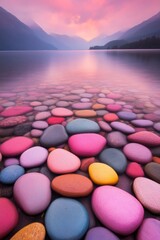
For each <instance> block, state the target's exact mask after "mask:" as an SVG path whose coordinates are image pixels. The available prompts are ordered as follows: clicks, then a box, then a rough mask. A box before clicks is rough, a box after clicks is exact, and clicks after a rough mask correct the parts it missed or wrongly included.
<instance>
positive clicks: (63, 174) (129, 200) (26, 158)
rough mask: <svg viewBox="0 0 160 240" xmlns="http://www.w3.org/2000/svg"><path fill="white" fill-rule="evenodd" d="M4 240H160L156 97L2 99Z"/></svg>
mask: <svg viewBox="0 0 160 240" xmlns="http://www.w3.org/2000/svg"><path fill="white" fill-rule="evenodd" d="M0 239H5V240H9V239H11V240H32V239H33V240H44V239H46V240H78V239H84V240H120V239H121V240H134V239H136V240H151V239H152V240H159V239H160V96H159V94H158V92H157V93H155V95H152V94H147V93H141V92H140V91H138V90H137V91H136V90H134V91H133V90H132V89H130V88H129V86H128V88H124V89H123V88H122V89H118V88H115V87H112V86H111V85H109V86H105V85H100V84H97V86H96V87H93V86H92V85H90V84H81V86H79V85H76V84H73V85H69V84H61V85H58V84H57V85H56V84H52V85H50V86H48V85H45V84H41V85H40V86H39V87H38V88H36V87H32V86H30V87H27V88H26V89H23V88H22V87H21V86H19V87H18V86H17V88H10V90H9V91H8V90H5V89H3V90H2V89H1V90H0Z"/></svg>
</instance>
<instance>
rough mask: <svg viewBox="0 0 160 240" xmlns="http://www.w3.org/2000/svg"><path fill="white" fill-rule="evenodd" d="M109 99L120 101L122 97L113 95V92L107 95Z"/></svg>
mask: <svg viewBox="0 0 160 240" xmlns="http://www.w3.org/2000/svg"><path fill="white" fill-rule="evenodd" d="M107 97H108V98H111V99H115V100H117V99H120V98H121V97H122V95H121V94H120V93H112V92H111V93H108V94H107Z"/></svg>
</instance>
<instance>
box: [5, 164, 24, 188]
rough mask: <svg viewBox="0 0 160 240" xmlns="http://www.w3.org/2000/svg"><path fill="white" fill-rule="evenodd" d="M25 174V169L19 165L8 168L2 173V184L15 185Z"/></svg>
mask: <svg viewBox="0 0 160 240" xmlns="http://www.w3.org/2000/svg"><path fill="white" fill-rule="evenodd" d="M24 173H25V170H24V168H23V167H21V166H19V165H12V166H8V167H6V168H4V169H3V170H2V171H1V172H0V182H1V183H4V184H13V183H14V182H15V181H16V180H17V179H18V178H19V177H21V176H22V175H23V174H24Z"/></svg>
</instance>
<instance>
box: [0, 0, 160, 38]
mask: <svg viewBox="0 0 160 240" xmlns="http://www.w3.org/2000/svg"><path fill="white" fill-rule="evenodd" d="M12 2H14V4H11V1H10V0H1V6H2V7H4V8H6V9H7V10H9V11H10V12H12V13H13V14H15V15H16V16H17V17H18V18H20V19H21V20H22V21H25V22H27V21H28V19H30V18H32V19H33V20H35V21H36V22H37V23H39V24H40V25H41V26H42V27H43V28H44V29H45V30H46V31H48V32H49V33H51V32H52V33H53V32H56V33H61V34H63V33H65V34H70V35H75V34H77V35H79V36H82V37H85V38H86V39H89V38H92V37H95V36H96V35H98V34H104V33H105V34H112V33H114V32H116V31H119V30H123V29H127V28H130V27H132V26H133V25H136V24H138V23H139V22H142V21H143V20H144V19H147V18H149V17H150V16H152V15H154V14H156V12H158V9H159V10H160V1H159V0H152V1H150V0H135V1H127V0H34V1H33V0H12Z"/></svg>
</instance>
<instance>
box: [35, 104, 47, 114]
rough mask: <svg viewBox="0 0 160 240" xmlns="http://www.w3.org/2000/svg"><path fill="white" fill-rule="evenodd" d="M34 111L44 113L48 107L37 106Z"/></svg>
mask: <svg viewBox="0 0 160 240" xmlns="http://www.w3.org/2000/svg"><path fill="white" fill-rule="evenodd" d="M34 110H35V111H39V112H44V111H47V110H48V107H47V106H43V105H42V106H37V107H34Z"/></svg>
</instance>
